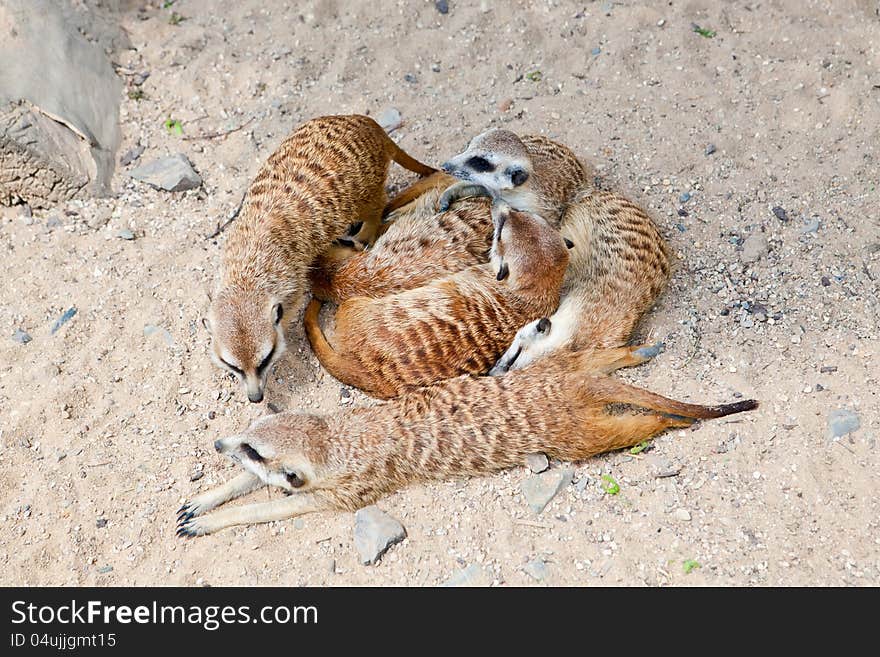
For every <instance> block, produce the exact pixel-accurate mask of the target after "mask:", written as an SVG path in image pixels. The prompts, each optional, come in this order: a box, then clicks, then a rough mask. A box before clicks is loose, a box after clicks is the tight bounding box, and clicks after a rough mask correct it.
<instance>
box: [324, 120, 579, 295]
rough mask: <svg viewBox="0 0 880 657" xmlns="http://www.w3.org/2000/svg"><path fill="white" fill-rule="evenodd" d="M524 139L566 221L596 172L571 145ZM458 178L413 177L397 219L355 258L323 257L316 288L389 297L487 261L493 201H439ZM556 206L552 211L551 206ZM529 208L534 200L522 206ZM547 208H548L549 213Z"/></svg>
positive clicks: (540, 184)
mask: <svg viewBox="0 0 880 657" xmlns="http://www.w3.org/2000/svg"><path fill="white" fill-rule="evenodd" d="M521 144H522V147H523V149H524V151H525V152H526V154H527V155H528V157H529V158H530V160H531V166H532V168H533V169H534V171H535V172H536V173H535V174H534V176H533V178H535V181H533V182H532V183H530V184H531V185H532V186H534V188H535V189H536V190H538V194H539V196H540V198H541V199H542V202H541V208H545V209H543V210H541V208H537V207H536V208H532V209H530V210H528V211H530V212H538V213H539V214H541V213H542V212H543V214H542V216H543V217H544V219H547V220H548V221H550V220H552V221H551V223H553V225H554V226H558V224H559V221H558V218H559V213H560V211H561V210H562V209H563V208H564V207H566V205H567V203H568V202H569V201H570V199H571V198H573V197H574V196H575V195H576V194H577V193H578V191H579V190H582V189H584V188H589V187H591V186H592V180H593V172H592V170H591V169H590V168H588V167H587V166H585V165H584V164H583V163H582V162H581V161H580V160H579V159H578V158H577V156H576V155H575V154H574V153H573V152H572V151H571V150H570V149H569V148H567V147H566V146H563V145H562V144H559V143H557V142H555V141H552V140H550V139H547V138H546V137H542V136H540V135H525V136H523V137H522V138H521ZM455 182H456V179H455V178H453V177H452V176H449V175H447V174H445V173H441V172H436V173H434V174H432V175H430V176H427V177H425V178H422V179H421V180H418V181H416V182H415V183H413V184H412V185H411V186H410V187H409V188H407V189H405V190H404V191H402V192H401V193H400V194H399V195H398V196H396V197H395V198H394V199H393V200H392V201H391V202H390V203H389V205H388V207H387V208H386V213H388V212H389V211H393V216H395V218H394V221H393V223H392V224H391V226H390V227H389V228H388V230H387V231H386V232H385V234H384V235H382V236H381V237H380V238H379V239H378V240H377V241H376V243H375V244H374V245H373V247H372V248H371V249H369V250H367V251H363V252H360V253H354V252H352V253H351V256H352V257H350V258H349V259H347V260H346V259H342V258H335V259H331V258H323V259H321V260H320V261H319V262H318V263H316V265H317V266H316V267H315V270H314V271H313V273H312V293H313V294H314V295H315V296H316V297H318V298H319V299H323V300H326V301H333V302H335V303H341V302H342V301H344V300H345V299H349V298H351V297H354V296H367V297H381V296H384V295H385V294H392V293H396V292H400V291H403V290H408V289H412V288H415V287H419V286H422V285H425V284H426V283H428V282H429V281H432V280H434V279H435V278H437V277H439V276H443V275H447V274H450V273H454V272H457V271H461V270H463V269H465V268H467V267H470V266H473V265H477V264H481V263H484V262H486V260H487V258H488V252H489V247H490V245H491V237H492V220H491V216H490V213H489V203H488V202H486V201H484V200H481V199H468V200H465V201H463V202H461V203H458V204H456V205H455V206H454V207H453V208H451V209H450V210H449V211H448V212H439V213H438V212H437V211H436V207H437V202H438V201H439V199H440V196H441V194H442V192H443V190H445V189H446V188H447V187H449V186H450V185H452V184H454V183H455ZM550 206H552V207H553V208H554V209H553V211H552V212H548V211H547V210H546V208H547V207H550ZM521 209H523V210H527V209H526V208H521ZM544 215H547V216H544Z"/></svg>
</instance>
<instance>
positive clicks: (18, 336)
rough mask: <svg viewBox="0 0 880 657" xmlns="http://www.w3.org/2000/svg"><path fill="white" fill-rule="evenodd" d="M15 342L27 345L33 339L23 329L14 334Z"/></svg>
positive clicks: (16, 330)
mask: <svg viewBox="0 0 880 657" xmlns="http://www.w3.org/2000/svg"><path fill="white" fill-rule="evenodd" d="M12 340H13V342H18V343H19V344H27V343H28V342H30V341H31V340H33V338H32V337H31V336H30V335H29V334H28V333H27V332H26V331H22V330H21V329H15V333H13V334H12Z"/></svg>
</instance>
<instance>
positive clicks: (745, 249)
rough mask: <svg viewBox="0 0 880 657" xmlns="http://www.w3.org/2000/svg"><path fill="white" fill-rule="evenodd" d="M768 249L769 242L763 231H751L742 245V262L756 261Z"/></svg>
mask: <svg viewBox="0 0 880 657" xmlns="http://www.w3.org/2000/svg"><path fill="white" fill-rule="evenodd" d="M769 251H770V243H769V242H768V241H767V237H766V236H765V235H764V234H763V233H752V234H751V235H749V236H748V237H747V238H746V240H745V242H743V246H742V254H741V256H740V257H741V259H742V261H743V262H744V263H746V264H750V263H753V262H757V261H758V260H760V259H761V258H763V257H764V256H765V255H767V253H769Z"/></svg>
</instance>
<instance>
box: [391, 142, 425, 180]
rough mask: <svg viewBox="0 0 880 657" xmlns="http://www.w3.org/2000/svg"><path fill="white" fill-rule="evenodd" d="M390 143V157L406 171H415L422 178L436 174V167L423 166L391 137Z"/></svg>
mask: <svg viewBox="0 0 880 657" xmlns="http://www.w3.org/2000/svg"><path fill="white" fill-rule="evenodd" d="M388 141H389V142H391V143H390V144H389V146H388V150H389V155H390V156H391V159H392V160H394V161H395V162H397V163H398V164H399V165H400V166H402V167H403V168H404V169H409V170H410V171H414V172H415V173H417V174H419V175H420V176H430V175H431V174H432V173H436V171H437V169H435V168H434V167H429V166H428V165H427V164H422V163H421V162H419V161H418V160H417V159H415V158H414V157H412V156H411V155H410V154H409V153H407V152H406V151H404V150H403V149H402V148H401V147H400V146H398V145H397V144H395V143H394V141H393V140H392V139H391V137H389V138H388Z"/></svg>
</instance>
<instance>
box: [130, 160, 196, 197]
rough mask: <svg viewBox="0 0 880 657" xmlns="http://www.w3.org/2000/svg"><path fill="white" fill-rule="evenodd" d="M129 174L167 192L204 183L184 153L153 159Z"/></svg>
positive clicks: (194, 187) (192, 187)
mask: <svg viewBox="0 0 880 657" xmlns="http://www.w3.org/2000/svg"><path fill="white" fill-rule="evenodd" d="M129 175H130V176H131V177H132V178H134V179H135V180H140V181H141V182H145V183H147V184H148V185H150V186H151V187H155V188H156V189H164V190H165V191H166V192H183V191H186V190H187V189H196V188H197V187H199V186H200V185H201V184H202V179H201V178H200V177H199V174H197V173H196V172H195V170H194V169H193V168H192V165H191V164H190V162H189V160H188V159H187V157H186V155H184V154H183V153H177V154H175V155H171V156H169V157H163V158H161V159H159V160H153V161H152V162H150V163H149V164H144V165H143V166H139V167H138V168H137V169H133V170H132V171H131V173H129Z"/></svg>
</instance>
